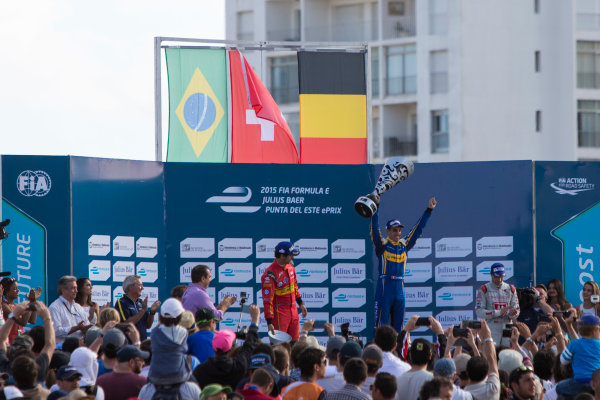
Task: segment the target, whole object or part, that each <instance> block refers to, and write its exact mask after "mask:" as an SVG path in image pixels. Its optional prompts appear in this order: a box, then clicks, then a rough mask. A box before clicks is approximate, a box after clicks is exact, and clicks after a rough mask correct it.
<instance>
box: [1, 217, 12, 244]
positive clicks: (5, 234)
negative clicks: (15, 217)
mask: <svg viewBox="0 0 600 400" xmlns="http://www.w3.org/2000/svg"><path fill="white" fill-rule="evenodd" d="M8 224H10V219H5V220H4V221H2V222H0V240H4V239H6V238H7V237H8V232H7V231H6V225H8Z"/></svg>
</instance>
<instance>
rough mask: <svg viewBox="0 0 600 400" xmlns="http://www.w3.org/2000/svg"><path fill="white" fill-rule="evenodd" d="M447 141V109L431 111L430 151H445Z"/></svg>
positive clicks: (446, 149) (446, 150)
mask: <svg viewBox="0 0 600 400" xmlns="http://www.w3.org/2000/svg"><path fill="white" fill-rule="evenodd" d="M448 142H449V132H448V110H436V111H432V112H431V152H432V153H447V152H448Z"/></svg>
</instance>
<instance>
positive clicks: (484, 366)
mask: <svg viewBox="0 0 600 400" xmlns="http://www.w3.org/2000/svg"><path fill="white" fill-rule="evenodd" d="M487 374H488V363H487V360H486V359H485V358H483V357H481V356H475V357H471V358H470V359H469V361H467V375H468V376H469V379H470V380H471V381H472V383H476V382H481V381H482V380H484V379H485V377H486V376H487Z"/></svg>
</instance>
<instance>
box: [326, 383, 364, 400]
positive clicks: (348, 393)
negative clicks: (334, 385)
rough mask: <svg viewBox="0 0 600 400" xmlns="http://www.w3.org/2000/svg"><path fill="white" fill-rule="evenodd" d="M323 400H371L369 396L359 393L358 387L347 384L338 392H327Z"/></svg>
mask: <svg viewBox="0 0 600 400" xmlns="http://www.w3.org/2000/svg"><path fill="white" fill-rule="evenodd" d="M325 400H371V396H369V395H368V394H366V393H363V392H361V391H360V388H359V387H358V386H356V385H351V384H349V383H347V384H346V385H345V386H344V387H343V388H341V389H340V390H336V391H333V392H327V395H326V396H325Z"/></svg>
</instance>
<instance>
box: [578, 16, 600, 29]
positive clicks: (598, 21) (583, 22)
mask: <svg viewBox="0 0 600 400" xmlns="http://www.w3.org/2000/svg"><path fill="white" fill-rule="evenodd" d="M577 29H578V30H581V31H597V30H600V14H596V13H577Z"/></svg>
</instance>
